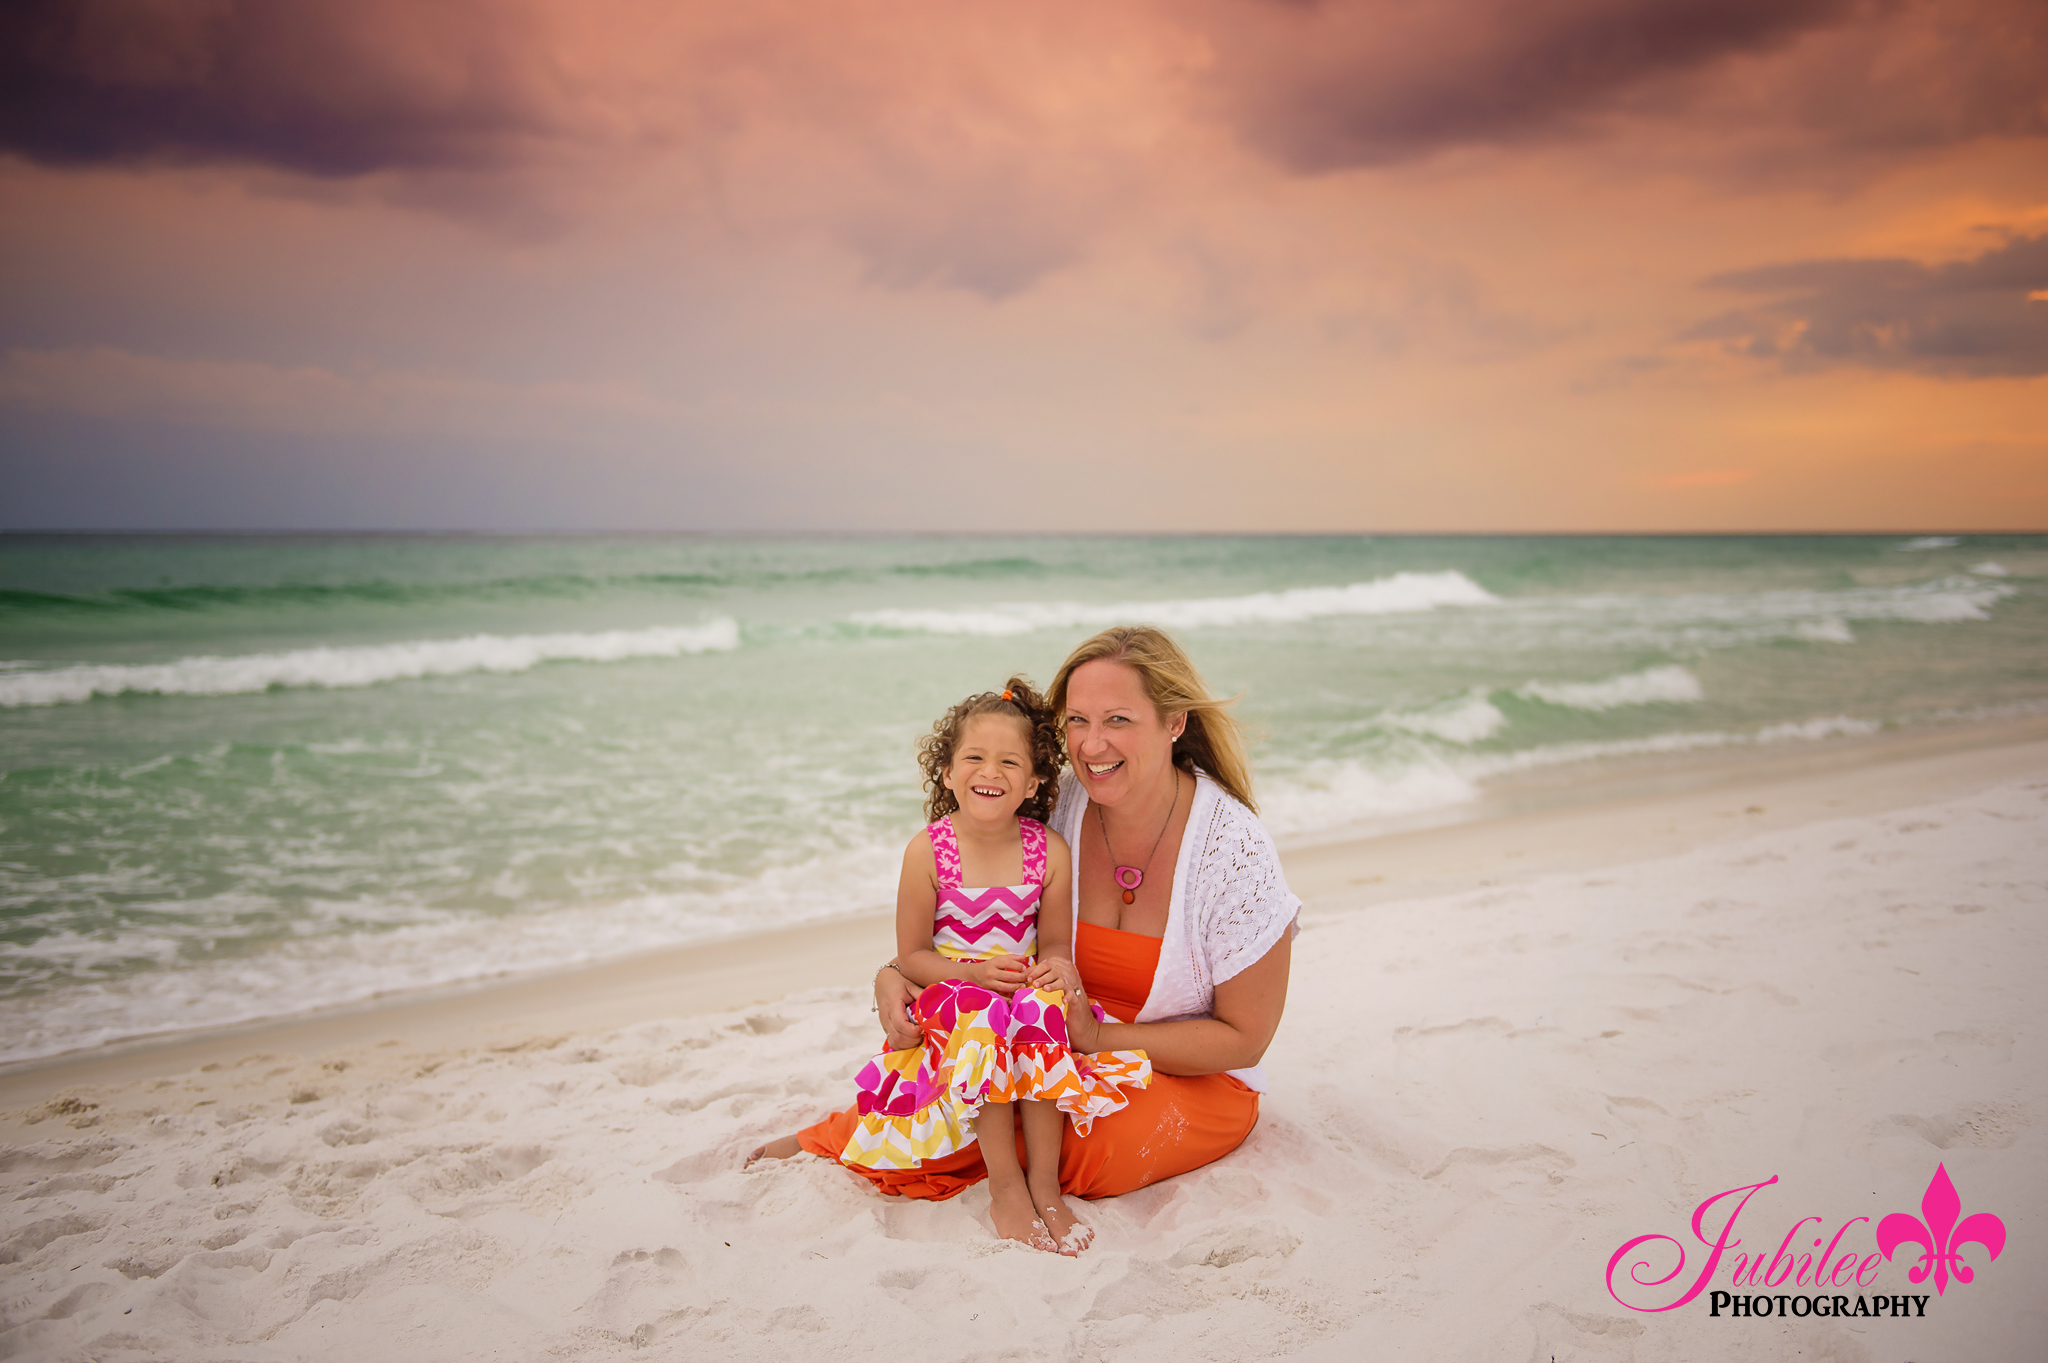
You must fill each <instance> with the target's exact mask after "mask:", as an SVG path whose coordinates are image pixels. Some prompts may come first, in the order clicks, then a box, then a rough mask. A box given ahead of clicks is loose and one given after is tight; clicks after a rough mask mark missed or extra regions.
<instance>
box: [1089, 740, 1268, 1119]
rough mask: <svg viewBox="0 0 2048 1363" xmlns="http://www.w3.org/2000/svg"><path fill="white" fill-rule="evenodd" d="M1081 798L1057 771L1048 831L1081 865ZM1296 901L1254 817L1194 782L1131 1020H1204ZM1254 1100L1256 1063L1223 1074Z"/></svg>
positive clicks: (1219, 791)
mask: <svg viewBox="0 0 2048 1363" xmlns="http://www.w3.org/2000/svg"><path fill="white" fill-rule="evenodd" d="M1087 812H1088V793H1087V792H1086V791H1085V790H1083V789H1082V788H1081V781H1080V778H1079V777H1077V776H1075V775H1074V773H1073V771H1072V769H1071V768H1070V769H1068V770H1067V771H1063V772H1061V773H1060V798H1059V803H1058V805H1057V806H1056V807H1055V809H1054V811H1053V816H1052V827H1053V830H1054V831H1055V832H1057V833H1058V834H1059V835H1060V836H1061V837H1063V838H1065V839H1066V840H1067V845H1068V846H1069V847H1072V848H1073V849H1074V865H1075V867H1076V868H1077V870H1078V868H1079V867H1080V864H1081V853H1080V846H1081V844H1080V838H1079V835H1080V831H1081V818H1082V816H1083V815H1084V814H1086V813H1087ZM1073 910H1074V930H1075V932H1076V933H1078V932H1079V931H1080V922H1081V883H1080V876H1079V875H1078V874H1077V875H1076V876H1075V877H1074V904H1073ZM1300 912H1301V900H1300V899H1298V898H1296V897H1295V895H1294V894H1293V892H1292V891H1290V890H1289V889H1288V888H1287V877H1286V875H1285V874H1284V873H1283V872H1282V871H1281V869H1280V854H1279V853H1278V852H1276V851H1274V850H1273V839H1272V838H1271V837H1269V836H1268V835H1267V833H1266V826H1265V825H1264V824H1262V823H1260V822H1259V816H1258V815H1256V814H1254V813H1252V812H1251V811H1250V810H1249V809H1246V808H1245V807H1244V805H1242V804H1241V803H1239V802H1238V801H1237V800H1236V799H1234V798H1232V797H1231V796H1230V795H1228V794H1227V793H1225V791H1224V790H1223V788H1222V787H1221V786H1219V785H1217V784H1216V783H1215V782H1214V781H1212V780H1210V779H1209V776H1208V774H1207V773H1206V772H1197V773H1196V774H1195V805H1194V809H1193V810H1191V811H1190V812H1189V814H1188V827H1187V832H1186V833H1185V834H1183V835H1182V837H1181V841H1180V860H1179V862H1178V863H1177V864H1176V865H1175V868H1174V873H1173V899H1172V900H1171V902H1169V903H1168V905H1167V908H1166V933H1165V935H1164V937H1163V938H1162V939H1161V941H1160V944H1159V969H1158V971H1157V972H1156V973H1155V974H1154V975H1153V976H1152V993H1151V996H1150V997H1149V998H1147V999H1146V1000H1145V1007H1144V1009H1143V1010H1142V1011H1141V1012H1140V1013H1139V1014H1138V1016H1137V1018H1136V1019H1135V1020H1136V1021H1138V1022H1175V1021H1178V1020H1180V1019H1182V1018H1205V1017H1209V1016H1210V1015H1211V1014H1212V1012H1213V1011H1214V1009H1215V1007H1216V986H1217V985H1219V984H1221V983H1223V982H1224V981H1225V980H1227V979H1229V978H1230V977H1231V976H1233V975H1235V974H1237V973H1238V972H1239V971H1240V970H1243V969H1244V968H1245V967H1246V966H1248V965H1251V964H1252V963H1253V962H1255V961H1258V960H1260V959H1261V958H1263V957H1264V956H1265V954H1266V953H1267V952H1268V951H1269V950H1271V949H1272V947H1273V946H1274V944H1275V943H1277V942H1278V941H1279V940H1280V934H1281V933H1283V932H1284V933H1289V934H1292V933H1295V932H1298V931H1300V924H1299V923H1297V922H1296V921H1295V920H1296V917H1297V916H1298V915H1299V914H1300ZM1229 1073H1230V1074H1233V1075H1235V1076H1236V1077H1237V1078H1239V1079H1242V1080H1243V1081H1244V1082H1245V1083H1246V1084H1248V1085H1249V1086H1250V1087H1252V1088H1253V1089H1256V1090H1257V1091H1258V1092H1260V1093H1264V1092H1265V1091H1266V1079H1265V1075H1264V1074H1263V1073H1262V1072H1261V1070H1260V1068H1259V1067H1258V1066H1256V1065H1254V1066H1252V1067H1251V1068H1250V1069H1244V1070H1231V1071H1229Z"/></svg>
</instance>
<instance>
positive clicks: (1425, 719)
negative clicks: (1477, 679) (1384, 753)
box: [1375, 690, 1508, 744]
mask: <svg viewBox="0 0 2048 1363" xmlns="http://www.w3.org/2000/svg"><path fill="white" fill-rule="evenodd" d="M1507 722H1508V717H1507V716H1506V715H1504V714H1502V713H1501V712H1500V708H1499V707H1498V706H1496V705H1495V704H1494V703H1493V702H1492V701H1490V700H1488V699H1487V698H1486V692H1485V691H1484V690H1475V691H1473V692H1472V693H1471V694H1469V695H1465V696H1460V697H1458V698H1457V699H1455V700H1450V701H1445V702H1444V703H1442V704H1440V705H1432V706H1429V707H1427V708H1425V709H1420V710H1396V711H1390V712H1388V713H1387V714H1384V715H1381V716H1380V717H1379V719H1378V720H1376V721H1375V723H1376V724H1377V725H1378V726H1379V727H1380V728H1384V729H1399V730H1402V731H1404V732H1407V733H1411V734H1427V735H1429V736H1430V737H1431V738H1441V739H1443V740H1444V741H1445V742H1448V743H1466V744H1470V743H1478V742H1480V741H1481V740H1483V739H1488V738H1491V737H1493V736H1494V735H1495V734H1497V733H1499V732H1500V731H1501V729H1502V728H1503V727H1505V726H1506V724H1507Z"/></svg>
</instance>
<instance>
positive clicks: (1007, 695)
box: [1003, 691, 1017, 700]
mask: <svg viewBox="0 0 2048 1363" xmlns="http://www.w3.org/2000/svg"><path fill="white" fill-rule="evenodd" d="M1003 699H1004V700H1015V699H1017V697H1016V696H1014V695H1012V694H1011V693H1010V692H1008V691H1005V692H1003Z"/></svg>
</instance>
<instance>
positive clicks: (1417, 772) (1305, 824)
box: [1259, 757, 1479, 837]
mask: <svg viewBox="0 0 2048 1363" xmlns="http://www.w3.org/2000/svg"><path fill="white" fill-rule="evenodd" d="M1478 798H1479V786H1478V783H1477V782H1476V781H1475V780H1474V779H1473V778H1471V777H1470V776H1467V775H1464V774H1463V773H1461V772H1459V771H1456V770H1453V769H1452V768H1451V767H1450V766H1449V765H1447V764H1446V763H1444V762H1443V761H1442V760H1440V759H1434V758H1429V757H1422V758H1419V759H1418V760H1416V761H1415V762H1413V763H1412V764H1410V765H1408V766H1405V767H1399V768H1394V769H1391V770H1388V769H1383V768H1379V767H1374V766H1370V765H1367V764H1365V763H1362V762H1322V763H1316V764H1314V765H1312V766H1308V767H1305V768H1302V769H1300V770H1298V771H1294V772H1291V773H1289V774H1288V776H1287V777H1286V778H1285V779H1282V780H1276V781H1272V782H1269V783H1266V785H1265V787H1264V789H1262V791H1261V793H1260V796H1259V817H1260V819H1261V820H1262V821H1263V822H1264V823H1265V825H1266V827H1267V828H1268V829H1269V830H1271V831H1272V832H1273V833H1274V834H1275V835H1276V836H1279V837H1290V836H1299V835H1303V834H1313V833H1321V832H1326V831H1328V830H1330V829H1333V828H1342V827H1345V826H1346V825H1349V824H1356V823H1365V822H1368V821H1373V820H1383V819H1397V818H1401V817H1403V816H1405V815H1412V814H1426V813H1428V812H1429V811H1430V810H1435V809H1447V808H1450V807H1452V806H1454V805H1462V804H1469V803H1471V802H1472V801H1473V800H1476V799H1478Z"/></svg>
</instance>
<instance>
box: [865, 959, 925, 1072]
mask: <svg viewBox="0 0 2048 1363" xmlns="http://www.w3.org/2000/svg"><path fill="white" fill-rule="evenodd" d="M917 994H918V989H917V986H916V985H914V984H912V983H911V982H910V981H909V979H908V978H906V977H905V976H904V974H903V972H902V971H900V970H898V969H896V968H895V966H893V965H885V966H883V967H882V968H881V969H880V970H878V971H876V972H875V1011H876V1012H877V1013H879V1014H881V1017H882V1033H883V1035H884V1036H886V1037H887V1038H888V1039H889V1049H890V1050H892V1051H902V1050H908V1049H909V1048H910V1047H912V1046H922V1045H923V1044H924V1029H923V1028H921V1027H919V1026H918V1025H917V1019H916V1018H914V1017H912V1016H911V1015H910V1005H911V1004H913V1003H915V1002H916V1001H917Z"/></svg>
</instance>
